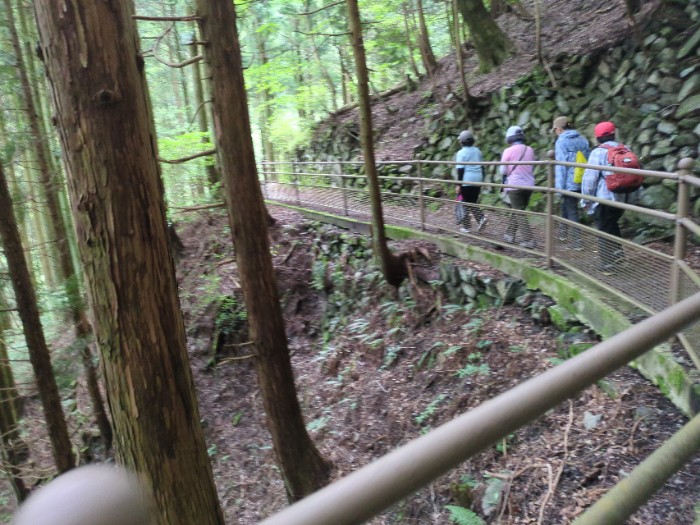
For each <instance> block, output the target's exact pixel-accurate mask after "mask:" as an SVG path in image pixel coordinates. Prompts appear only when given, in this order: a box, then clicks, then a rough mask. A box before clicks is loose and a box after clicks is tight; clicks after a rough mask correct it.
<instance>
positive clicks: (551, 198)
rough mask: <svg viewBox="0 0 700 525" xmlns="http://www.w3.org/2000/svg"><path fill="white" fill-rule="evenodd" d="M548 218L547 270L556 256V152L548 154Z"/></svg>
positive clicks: (546, 237) (546, 224) (546, 227)
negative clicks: (554, 189) (553, 256)
mask: <svg viewBox="0 0 700 525" xmlns="http://www.w3.org/2000/svg"><path fill="white" fill-rule="evenodd" d="M547 159H548V162H547V199H546V206H547V216H546V219H545V223H544V257H545V264H546V266H547V268H551V267H552V255H553V254H554V193H552V189H553V188H554V151H552V150H549V151H548V152H547Z"/></svg>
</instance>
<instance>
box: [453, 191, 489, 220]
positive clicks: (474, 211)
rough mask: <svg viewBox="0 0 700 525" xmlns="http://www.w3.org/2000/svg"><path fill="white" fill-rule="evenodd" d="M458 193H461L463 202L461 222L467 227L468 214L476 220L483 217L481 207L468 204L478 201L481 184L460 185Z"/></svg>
mask: <svg viewBox="0 0 700 525" xmlns="http://www.w3.org/2000/svg"><path fill="white" fill-rule="evenodd" d="M459 193H460V194H461V195H462V202H463V203H464V207H465V210H464V218H463V219H462V224H463V225H464V227H465V228H469V222H470V215H473V216H474V220H476V222H477V223H478V222H480V221H481V219H483V218H484V212H483V211H481V208H479V207H477V206H470V205H469V204H476V203H477V202H479V193H481V186H461V187H460V189H459Z"/></svg>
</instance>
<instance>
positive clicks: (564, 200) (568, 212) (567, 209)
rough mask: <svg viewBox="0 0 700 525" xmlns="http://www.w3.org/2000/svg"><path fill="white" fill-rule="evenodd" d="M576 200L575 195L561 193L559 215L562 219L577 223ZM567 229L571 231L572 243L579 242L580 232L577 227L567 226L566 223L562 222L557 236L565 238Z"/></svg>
mask: <svg viewBox="0 0 700 525" xmlns="http://www.w3.org/2000/svg"><path fill="white" fill-rule="evenodd" d="M578 201H579V199H578V198H577V197H569V196H568V195H562V197H561V205H560V208H561V216H562V219H566V220H569V221H573V222H576V223H578V222H579V217H578ZM569 231H571V240H572V241H573V242H574V244H576V243H579V242H580V233H579V231H578V229H577V228H569V227H568V226H567V225H566V223H564V224H562V225H561V226H560V229H559V236H560V237H562V238H566V237H567V235H568V233H569Z"/></svg>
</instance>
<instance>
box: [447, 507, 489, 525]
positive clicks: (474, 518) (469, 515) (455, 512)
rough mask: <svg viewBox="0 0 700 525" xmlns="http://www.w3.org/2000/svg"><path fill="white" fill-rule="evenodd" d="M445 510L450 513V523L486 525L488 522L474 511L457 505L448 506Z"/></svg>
mask: <svg viewBox="0 0 700 525" xmlns="http://www.w3.org/2000/svg"><path fill="white" fill-rule="evenodd" d="M445 508H446V509H447V510H449V511H450V521H451V522H452V523H456V524H457V525H486V522H485V521H484V520H482V519H481V518H480V517H479V515H478V514H477V513H476V512H474V511H471V510H469V509H465V508H464V507H459V506H457V505H447V506H446V507H445Z"/></svg>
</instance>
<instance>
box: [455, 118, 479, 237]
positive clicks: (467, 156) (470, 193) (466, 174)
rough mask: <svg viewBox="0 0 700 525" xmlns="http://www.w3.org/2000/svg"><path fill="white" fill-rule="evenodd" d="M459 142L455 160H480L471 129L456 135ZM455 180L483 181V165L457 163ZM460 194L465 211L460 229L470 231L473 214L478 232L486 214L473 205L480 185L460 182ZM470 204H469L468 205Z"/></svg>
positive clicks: (477, 196)
mask: <svg viewBox="0 0 700 525" xmlns="http://www.w3.org/2000/svg"><path fill="white" fill-rule="evenodd" d="M458 140H459V143H460V144H461V145H462V148H461V149H460V150H459V151H458V152H457V155H456V156H455V162H481V160H482V157H481V150H479V148H477V147H476V146H474V135H473V134H472V132H471V131H466V130H465V131H462V132H461V133H460V134H459V137H458ZM457 180H461V181H462V182H463V183H469V182H483V181H484V167H483V166H476V165H467V164H457ZM459 191H460V194H461V195H462V202H463V203H464V205H465V208H466V210H465V213H464V217H463V218H462V227H461V228H460V231H462V232H465V233H469V232H470V231H471V227H470V224H471V219H470V216H471V215H473V216H474V220H475V221H476V228H475V229H474V231H475V232H478V231H479V230H481V228H483V226H484V224H486V215H484V212H483V211H482V210H481V208H479V207H478V206H474V204H476V203H477V202H478V200H479V194H480V193H481V186H472V185H470V184H462V185H461V186H460V190H459ZM470 204H471V206H470Z"/></svg>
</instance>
